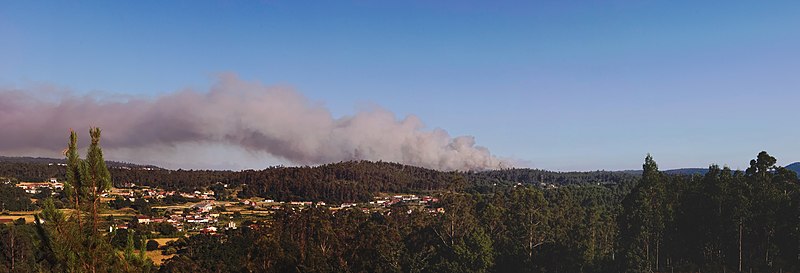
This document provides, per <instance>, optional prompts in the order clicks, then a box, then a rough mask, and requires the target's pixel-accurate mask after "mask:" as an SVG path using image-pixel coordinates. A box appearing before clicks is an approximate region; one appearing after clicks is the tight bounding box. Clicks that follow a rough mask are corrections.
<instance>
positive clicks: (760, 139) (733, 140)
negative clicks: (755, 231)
mask: <svg viewBox="0 0 800 273" xmlns="http://www.w3.org/2000/svg"><path fill="white" fill-rule="evenodd" d="M797 14H800V2H797V1H768V2H767V1H762V2H755V1H719V2H717V3H712V2H711V1H708V2H706V1H703V3H700V2H699V1H520V2H515V1H508V2H503V3H497V1H485V2H478V1H325V2H322V1H320V2H312V1H248V2H245V1H169V2H167V1H136V2H133V1H132V2H127V3H122V2H118V1H96V2H88V1H86V2H83V1H82V2H77V1H76V2H72V1H3V2H0V86H12V87H25V86H32V85H41V84H52V85H56V86H59V87H63V88H69V89H72V90H75V92H79V93H91V92H103V93H108V92H110V93H115V94H128V95H134V96H148V97H157V96H159V95H162V94H166V93H171V92H174V91H176V90H180V89H183V88H187V87H192V88H197V89H203V88H207V87H208V86H209V85H210V84H212V83H213V82H214V77H215V75H217V74H219V73H221V72H234V73H237V74H238V75H240V77H242V78H244V79H247V80H257V81H261V82H263V83H265V84H269V85H285V86H292V87H294V88H296V89H297V90H298V91H299V92H301V93H303V94H304V95H305V96H307V97H309V98H310V99H312V100H314V101H317V102H320V103H323V104H324V105H325V106H327V107H328V108H329V109H330V110H331V111H332V113H333V114H334V116H342V115H349V114H352V113H354V112H356V111H357V110H358V109H361V108H364V107H369V105H373V104H374V105H380V106H382V107H384V108H386V109H388V110H390V111H393V112H394V113H396V114H397V115H398V116H399V117H403V116H405V115H409V114H413V115H417V116H419V117H420V118H421V120H422V121H423V122H425V124H426V125H427V126H428V127H429V128H443V129H445V130H447V131H448V132H450V134H451V135H473V136H475V137H476V140H477V142H478V144H479V145H482V146H486V147H488V148H489V149H490V150H491V151H492V153H493V154H495V155H498V156H501V157H511V158H515V159H520V160H526V161H528V162H530V165H531V166H532V167H537V168H545V169H553V170H595V169H638V168H640V167H641V163H642V161H643V158H644V156H645V154H646V153H648V152H649V153H652V154H653V155H654V157H655V159H656V160H657V161H658V162H659V163H660V165H661V166H662V168H675V167H689V166H691V167H704V166H707V165H708V164H710V163H718V164H722V165H724V164H727V165H730V166H732V167H734V168H743V167H746V166H745V164H746V163H747V162H748V161H749V159H751V158H753V157H755V155H756V154H757V153H758V152H759V151H761V150H767V151H769V152H770V153H771V154H773V155H774V156H776V157H777V158H778V159H779V164H782V165H783V164H788V163H791V162H793V161H798V160H800V143H799V142H798V136H800V126H797V121H798V119H797V118H798V114H797V111H796V110H795V109H796V108H797V107H796V106H797V105H798V101H800V92H799V91H800V90H798V89H800V50H799V49H800V16H797Z"/></svg>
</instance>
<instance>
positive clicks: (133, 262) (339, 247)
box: [0, 128, 800, 272]
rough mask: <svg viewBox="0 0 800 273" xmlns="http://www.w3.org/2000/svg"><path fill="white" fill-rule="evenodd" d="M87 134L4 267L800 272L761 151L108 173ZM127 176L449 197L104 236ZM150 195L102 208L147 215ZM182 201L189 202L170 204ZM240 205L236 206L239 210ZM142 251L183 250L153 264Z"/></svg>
mask: <svg viewBox="0 0 800 273" xmlns="http://www.w3.org/2000/svg"><path fill="white" fill-rule="evenodd" d="M90 135H91V145H90V147H89V149H88V152H87V156H86V159H80V158H79V157H78V153H77V151H76V147H77V144H76V143H77V137H76V135H75V134H74V133H72V134H71V136H70V142H69V146H68V147H69V148H68V149H67V151H66V157H67V160H66V161H65V162H66V167H64V166H55V167H59V168H61V169H62V171H63V172H62V173H57V174H56V175H58V174H60V175H62V177H64V178H66V181H67V183H66V187H65V190H64V193H65V194H64V195H63V196H60V198H62V199H63V201H62V202H63V203H64V204H65V205H67V206H69V207H71V208H72V210H67V211H62V210H58V209H56V203H57V202H58V201H57V200H54V199H50V198H47V199H44V200H41V201H40V202H39V204H38V206H39V207H40V209H41V213H39V214H37V215H36V219H37V221H36V224H26V223H24V221H23V222H20V221H16V222H14V223H8V224H5V225H0V253H2V256H0V258H2V259H0V272H36V271H38V272H61V271H67V272H148V271H160V272H668V271H669V272H698V271H700V272H750V271H752V272H780V271H785V272H789V271H799V270H800V229H798V228H797V227H800V184H799V183H798V182H799V181H798V177H797V174H796V173H795V172H794V171H792V170H790V169H787V168H783V167H779V166H776V165H775V164H776V162H777V160H776V159H775V158H774V157H772V156H770V155H769V154H768V153H766V152H761V153H759V154H758V155H757V156H756V158H755V159H753V160H752V161H751V162H750V167H749V168H747V169H746V170H745V171H733V170H730V169H728V168H721V167H719V166H716V165H712V166H710V167H709V168H708V169H707V170H706V171H703V172H691V174H690V175H686V174H680V175H676V174H666V173H664V172H662V171H660V170H659V169H658V164H657V163H656V161H655V160H654V159H653V158H652V157H651V156H650V155H648V156H647V157H646V158H645V161H644V164H643V168H642V171H641V173H640V174H631V173H627V172H587V173H553V172H547V171H540V170H523V169H511V170H499V171H489V172H438V171H434V170H427V169H422V168H416V167H409V166H403V165H399V164H394V163H383V162H378V163H371V162H344V163H338V164H330V165H324V166H319V167H297V168H283V167H276V168H270V169H266V170H261V171H243V172H222V171H183V170H178V171H168V170H161V169H150V170H145V169H135V168H130V169H127V168H122V169H114V168H112V169H111V171H110V172H109V169H108V168H107V167H106V165H105V163H104V161H103V155H102V150H101V149H100V147H99V140H100V131H99V130H98V129H94V128H93V129H91V130H90ZM13 164H17V165H16V166H24V167H9V166H15V165H11V164H6V165H2V166H5V167H3V168H4V169H3V170H5V173H0V175H2V176H3V177H14V178H16V177H23V178H24V177H35V176H36V175H44V176H45V177H47V176H52V173H50V170H49V168H50V167H53V166H50V165H43V164H39V165H37V166H39V168H40V169H39V170H38V171H34V170H35V169H36V168H28V167H27V166H29V165H26V164H34V163H19V162H17V163H13ZM14 172H20V173H21V174H22V175H17V176H15V175H14V174H15V173H14ZM36 172H42V173H43V174H37V173H36ZM700 173H702V174H700ZM17 179H20V178H17ZM118 179H122V181H124V182H134V183H141V184H145V185H151V186H155V185H158V186H163V187H172V188H188V189H214V191H215V195H217V197H218V198H221V199H231V198H235V197H236V196H240V197H242V196H244V197H247V196H261V197H267V198H275V199H277V200H287V201H292V200H311V201H323V200H324V201H328V202H346V201H362V200H365V199H366V200H371V198H372V197H373V196H374V195H375V194H377V193H409V192H411V193H413V192H424V193H426V194H431V195H435V196H437V197H438V198H439V201H438V202H436V203H435V205H434V206H433V207H427V208H426V207H412V206H409V205H407V204H404V203H398V204H395V205H392V206H390V207H389V208H388V209H387V210H383V211H373V212H369V213H365V212H364V211H362V210H361V209H358V208H345V209H339V210H335V211H333V210H330V209H329V208H327V207H322V206H316V205H311V206H307V207H304V208H302V209H298V208H297V207H290V206H288V205H285V206H284V207H283V208H282V209H279V210H277V211H276V212H275V213H274V214H272V215H271V217H269V218H268V219H269V220H267V221H249V220H248V221H244V222H242V224H241V225H240V227H239V228H238V229H229V230H226V231H220V233H218V234H215V235H209V234H194V235H191V236H186V237H180V238H178V239H177V240H175V241H173V242H169V243H166V244H165V245H163V246H162V245H159V243H158V242H157V241H156V240H147V239H148V236H152V235H151V234H160V235H167V236H169V235H176V234H181V235H182V234H185V233H183V232H178V230H176V229H175V228H174V227H173V226H172V225H170V224H167V223H153V224H146V225H138V224H134V225H132V226H130V228H129V229H117V230H114V231H113V232H106V230H107V228H108V227H109V225H110V222H111V221H112V220H113V219H106V218H103V217H101V216H100V215H99V213H98V209H99V207H100V205H101V202H100V201H99V200H100V198H99V196H100V194H101V193H102V192H103V190H105V189H107V188H109V187H110V186H111V184H112V181H116V182H117V183H121V182H120V180H118ZM224 184H230V185H232V186H231V187H224V186H220V185H224ZM234 189H235V190H234ZM0 198H2V200H3V202H8V203H6V206H10V205H12V204H13V206H15V207H14V210H26V209H31V208H32V205H31V203H30V198H29V197H28V196H27V195H26V194H25V193H24V192H20V191H19V190H18V189H17V188H16V187H13V186H10V185H0ZM175 198H177V197H175ZM139 200H141V199H139ZM139 200H137V201H136V202H130V201H129V200H126V199H122V198H118V199H114V200H111V201H109V202H107V203H105V204H107V205H108V206H110V207H111V208H128V207H133V208H135V209H136V210H138V211H139V212H140V213H145V211H150V210H151V208H150V204H144V203H138V204H137V202H141V201H139ZM180 201H185V200H172V201H169V202H180ZM15 202H16V203H15ZM162 202H163V201H162ZM105 204H103V205H104V206H105ZM7 209H8V208H7ZM237 213H238V212H236V213H234V214H233V217H241V215H242V214H241V213H238V215H237ZM150 238H153V237H150ZM146 251H158V252H163V254H167V255H172V254H174V256H171V258H169V259H168V260H166V261H165V262H164V263H163V264H162V265H161V266H159V267H156V266H155V265H154V264H153V263H152V261H150V260H149V258H147V256H146V255H145V252H146Z"/></svg>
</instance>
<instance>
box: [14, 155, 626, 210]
mask: <svg viewBox="0 0 800 273" xmlns="http://www.w3.org/2000/svg"><path fill="white" fill-rule="evenodd" d="M110 171H111V175H112V180H113V181H114V184H115V186H118V187H119V186H122V185H125V184H129V183H134V184H136V185H144V186H151V187H160V188H165V189H169V190H182V191H194V190H200V189H206V188H208V187H210V186H212V185H214V184H216V183H223V184H229V185H231V186H234V187H238V186H241V190H240V191H239V195H240V196H241V197H250V196H259V197H264V198H269V199H274V200H280V201H296V200H310V201H325V202H330V203H342V202H364V201H369V200H371V199H372V197H374V196H375V195H377V194H378V193H386V192H389V193H427V192H431V191H442V190H445V191H446V190H452V191H461V190H465V191H470V192H478V193H488V192H491V191H493V189H492V188H493V187H495V186H509V185H515V184H517V183H521V184H534V185H539V184H540V183H546V184H554V185H559V186H563V185H573V184H595V185H596V184H628V185H632V183H633V182H634V181H636V179H637V177H638V176H636V175H631V174H626V173H622V172H605V171H597V172H567V173H561V172H550V171H544V170H532V169H507V170H498V171H486V172H442V171H436V170H430V169H425V168H419V167H413V166H407V165H401V164H397V163H388V162H369V161H349V162H340V163H335V164H326V165H321V166H316V167H271V168H268V169H264V170H245V171H237V172H234V171H209V170H165V169H150V170H145V169H142V168H121V167H114V168H110ZM65 175H66V174H65V172H64V167H63V166H57V165H53V166H50V165H46V164H38V163H29V162H0V177H13V178H16V179H18V180H20V181H42V180H46V179H48V178H51V177H54V178H59V179H61V180H63V179H64V178H65Z"/></svg>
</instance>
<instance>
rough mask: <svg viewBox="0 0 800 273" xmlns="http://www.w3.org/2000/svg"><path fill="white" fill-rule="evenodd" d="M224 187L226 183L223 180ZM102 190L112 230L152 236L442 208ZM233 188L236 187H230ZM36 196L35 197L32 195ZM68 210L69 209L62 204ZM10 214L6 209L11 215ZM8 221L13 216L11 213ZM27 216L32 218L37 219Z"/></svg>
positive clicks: (50, 186)
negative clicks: (287, 217) (320, 215)
mask: <svg viewBox="0 0 800 273" xmlns="http://www.w3.org/2000/svg"><path fill="white" fill-rule="evenodd" d="M15 185H16V186H17V187H19V188H21V189H23V190H24V191H25V192H26V193H28V194H30V195H31V196H41V195H42V193H43V192H45V194H46V195H51V196H53V197H58V196H62V195H61V194H62V191H63V190H64V183H62V182H59V181H58V180H57V179H55V178H51V179H49V181H46V182H18V183H16V184H15ZM220 185H221V186H222V187H221V188H222V189H223V190H226V191H229V190H228V185H226V184H221V183H220ZM118 186H119V187H114V188H111V189H110V190H108V191H106V192H104V193H103V194H102V195H101V198H100V200H101V202H102V204H104V207H103V210H102V213H101V216H103V217H106V219H107V220H108V221H107V222H106V224H107V227H104V229H106V228H107V231H108V232H109V233H113V232H115V231H117V230H120V229H136V230H140V231H142V230H143V231H146V232H147V233H150V234H151V235H150V236H149V237H150V238H164V237H180V236H187V235H192V234H211V235H214V234H217V233H218V232H220V231H222V230H229V229H237V228H239V227H241V226H250V227H254V228H255V227H257V226H260V225H265V224H268V223H269V220H270V219H271V215H272V214H274V213H275V212H277V211H281V210H287V209H288V210H291V211H296V210H303V209H306V208H311V207H314V208H321V209H325V210H327V211H329V212H330V213H334V214H335V213H337V212H338V211H341V210H344V209H350V210H357V211H361V212H363V213H368V214H372V213H382V214H385V213H390V211H391V210H390V207H392V206H394V205H398V204H402V205H405V206H406V207H407V208H408V211H407V212H408V213H411V212H412V211H414V210H417V211H424V212H427V213H432V214H435V213H444V209H443V208H441V207H437V205H436V204H437V202H438V201H439V199H438V198H435V197H432V196H428V195H423V196H418V195H415V194H400V195H393V194H385V195H381V196H375V197H374V198H373V200H371V201H369V202H364V203H341V204H327V203H325V202H322V201H303V200H297V201H276V200H272V199H266V198H259V197H252V198H238V197H235V195H233V196H232V195H226V196H225V197H224V198H220V194H219V193H215V192H214V191H213V190H210V189H208V190H204V191H192V192H181V191H171V190H165V189H160V188H155V187H148V186H140V185H136V184H133V183H121V184H119V185H118ZM231 190H232V191H235V189H231ZM33 200H34V202H36V201H37V200H36V199H33ZM62 210H69V209H62ZM11 214H12V215H6V216H10V217H13V216H14V215H15V214H16V213H11ZM4 218H8V219H5V220H6V221H4V222H10V221H9V220H13V219H12V218H9V217H4ZM28 218H30V217H27V218H25V219H26V221H28V222H32V220H33V219H28Z"/></svg>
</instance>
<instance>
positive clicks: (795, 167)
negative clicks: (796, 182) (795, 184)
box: [786, 162, 800, 175]
mask: <svg viewBox="0 0 800 273" xmlns="http://www.w3.org/2000/svg"><path fill="white" fill-rule="evenodd" d="M786 168H787V169H790V170H792V171H794V172H796V173H798V175H800V162H795V163H792V164H789V165H786Z"/></svg>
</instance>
